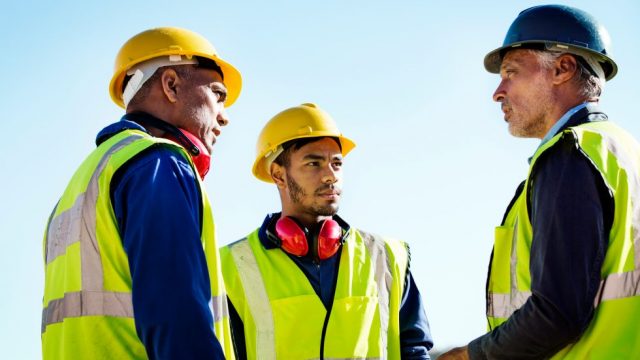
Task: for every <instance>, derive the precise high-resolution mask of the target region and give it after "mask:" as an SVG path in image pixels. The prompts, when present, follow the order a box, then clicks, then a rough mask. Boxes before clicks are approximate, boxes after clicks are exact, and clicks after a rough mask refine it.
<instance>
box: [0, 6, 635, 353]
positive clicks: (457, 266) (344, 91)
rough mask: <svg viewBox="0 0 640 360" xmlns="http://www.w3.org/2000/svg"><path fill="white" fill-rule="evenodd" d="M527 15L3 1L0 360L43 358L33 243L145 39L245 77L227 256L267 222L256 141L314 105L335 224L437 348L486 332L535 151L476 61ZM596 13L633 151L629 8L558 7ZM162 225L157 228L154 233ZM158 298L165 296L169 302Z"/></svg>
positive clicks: (507, 10)
mask: <svg viewBox="0 0 640 360" xmlns="http://www.w3.org/2000/svg"><path fill="white" fill-rule="evenodd" d="M536 4H540V3H536V2H535V1H520V0H514V1H500V2H498V1H457V0H452V1H446V2H441V1H400V0H398V1H388V2H378V1H371V0H370V1H338V0H335V1H334V0H325V1H268V2H267V1H255V2H245V1H233V2H232V1H224V2H222V1H200V2H198V1H154V2H151V1H136V2H134V1H102V2H91V1H84V2H83V1H76V2H72V1H55V2H54V1H40V2H36V1H5V2H3V5H2V9H1V10H0V43H1V44H2V49H3V50H2V55H0V69H1V70H0V71H1V75H2V76H1V77H0V79H1V80H2V81H3V84H4V85H3V86H2V88H1V89H0V94H1V96H0V105H1V109H2V115H1V118H2V120H0V121H1V122H0V125H1V126H2V129H3V130H4V134H5V135H7V136H6V137H5V138H4V139H3V141H2V142H0V165H1V170H0V195H1V196H0V204H1V205H0V229H1V231H2V235H1V236H0V239H1V240H0V241H1V247H0V289H1V290H0V291H1V293H0V294H1V295H0V314H1V316H0V319H1V320H0V358H2V359H36V358H39V357H40V318H41V311H42V293H43V260H42V234H43V232H44V226H45V223H46V220H47V217H48V215H49V213H50V211H51V210H52V208H53V206H54V205H55V203H56V201H57V199H58V197H59V196H60V195H61V194H62V191H63V190H64V188H65V186H66V184H67V182H68V180H69V178H70V177H71V175H72V174H73V172H74V171H75V169H76V167H77V166H78V165H79V164H80V162H81V161H82V160H83V159H84V157H85V156H86V155H87V154H88V153H89V152H90V151H91V150H92V149H93V148H94V146H95V145H94V139H95V135H96V134H97V132H98V131H99V130H100V129H102V128H103V127H104V126H106V125H107V124H109V123H111V122H114V121H117V120H118V119H119V118H120V116H121V115H122V113H123V111H122V110H121V109H120V108H119V107H117V106H116V105H115V104H113V103H112V102H111V100H110V98H109V95H108V83H109V80H110V77H111V75H112V71H113V61H114V59H115V55H116V53H117V51H118V50H119V48H120V46H121V45H122V44H123V43H124V42H125V41H126V40H127V39H128V38H130V37H131V36H133V35H134V34H136V33H138V32H140V31H143V30H146V29H148V28H151V27H157V26H180V27H185V28H189V29H191V30H194V31H196V32H199V33H201V34H203V35H204V36H205V37H207V38H209V39H210V40H211V41H212V42H213V44H214V45H215V47H216V48H217V49H218V51H219V52H220V54H221V56H222V57H223V58H225V59H227V60H228V61H230V62H231V63H232V64H234V65H235V66H236V67H237V68H238V69H239V70H240V71H241V72H242V75H243V78H244V87H243V89H242V94H241V96H240V98H239V100H238V101H237V102H236V104H234V106H233V107H231V108H230V110H229V115H230V116H231V120H232V121H231V123H230V125H229V126H227V127H226V128H224V130H223V133H222V136H221V137H220V139H219V142H218V143H217V144H216V148H215V153H214V160H213V165H212V166H213V167H212V173H210V175H209V176H208V177H207V179H206V181H205V183H206V187H207V190H208V192H209V195H210V198H211V200H212V203H213V208H214V215H215V219H216V223H217V229H218V235H219V237H218V238H219V242H220V244H221V245H224V244H227V243H229V242H231V241H234V240H236V239H239V238H241V237H243V236H244V235H245V234H247V233H248V232H250V231H251V230H253V229H254V228H255V227H257V226H258V225H259V224H260V223H261V221H262V219H263V217H264V216H265V214H266V213H268V212H273V211H278V210H279V201H278V198H277V192H276V189H275V187H274V186H273V185H269V184H266V183H262V182H260V181H258V180H256V179H255V178H253V177H252V175H251V172H250V168H251V165H252V163H253V160H254V156H255V142H256V139H257V136H258V133H259V131H260V129H261V128H262V126H263V125H264V124H265V122H266V121H267V120H268V119H269V118H271V117H272V116H273V115H275V114H276V113H278V112H279V111H281V110H284V109H285V108H288V107H291V106H296V105H298V104H301V103H303V102H315V103H317V104H318V105H319V106H320V107H322V108H323V109H325V110H326V111H327V112H329V113H330V114H332V115H333V117H334V118H335V119H336V121H337V122H338V124H339V126H340V128H341V130H342V131H343V132H344V134H345V135H347V136H349V137H351V138H353V139H354V140H355V141H356V142H357V145H358V146H357V147H356V149H355V150H354V151H353V152H352V153H351V154H350V155H349V156H348V157H347V158H346V161H345V167H344V169H345V186H344V193H343V194H344V197H343V202H342V206H341V208H340V215H341V216H342V217H343V218H344V219H346V220H347V221H348V222H349V223H350V224H351V225H352V226H355V227H358V228H362V229H366V230H368V231H371V232H376V233H379V234H383V235H388V236H393V237H396V238H399V239H403V240H405V241H407V242H408V243H409V244H410V245H411V249H412V263H411V266H412V268H411V270H412V272H413V274H414V277H415V279H416V281H417V284H418V287H419V288H420V290H421V293H422V296H423V298H424V300H425V304H426V311H427V315H428V317H429V320H430V323H431V330H432V334H433V337H434V339H435V342H436V347H437V348H440V349H442V348H445V347H449V346H454V345H461V344H466V343H467V342H468V341H469V340H472V339H473V338H475V337H477V336H479V335H481V334H482V333H483V332H484V331H485V319H484V286H485V277H486V273H487V265H488V260H489V255H490V253H491V247H492V244H493V239H492V236H493V228H494V226H496V225H498V223H499V222H500V220H501V218H502V215H503V212H504V210H505V207H506V205H507V204H508V202H509V200H510V199H511V196H512V195H513V193H514V191H515V189H516V186H517V185H518V183H519V182H520V181H521V180H522V179H523V178H524V176H525V174H526V171H527V162H526V159H527V157H529V156H530V155H531V154H532V153H533V151H534V150H535V148H536V146H537V144H538V141H537V140H535V139H534V140H531V139H529V140H523V139H516V138H513V137H511V136H510V135H509V134H508V132H507V126H506V124H505V123H504V121H503V120H502V113H501V111H500V108H499V106H498V104H496V103H494V102H493V101H492V100H491V94H492V93H493V91H494V89H495V87H496V86H497V84H498V76H497V75H493V74H489V73H487V72H486V71H485V70H484V67H483V65H482V60H483V57H484V55H485V54H486V53H487V52H488V51H490V50H493V49H494V48H496V47H498V46H499V45H500V44H501V43H502V41H503V39H504V35H505V33H506V31H507V28H508V27H509V25H510V24H511V22H512V21H513V19H515V17H516V16H517V14H518V13H519V11H521V10H523V9H525V8H527V7H529V6H532V5H536ZM565 4H567V5H573V6H577V7H580V8H582V9H584V10H586V11H588V12H590V13H592V14H593V15H595V16H596V17H597V18H598V19H599V20H600V21H601V22H602V23H603V24H604V25H605V26H606V27H607V28H608V30H609V32H610V34H611V37H612V39H613V51H614V52H613V56H614V59H615V60H616V61H617V63H618V66H619V72H618V75H617V77H616V78H614V79H613V81H611V82H610V83H607V86H606V87H605V91H604V96H603V98H602V101H601V104H602V106H603V108H604V110H605V111H606V112H607V113H608V114H609V117H610V119H612V120H614V121H616V122H617V123H619V124H621V125H622V126H624V127H626V128H627V129H628V130H630V131H631V133H632V134H634V135H636V136H637V137H640V119H639V117H638V115H637V114H636V113H635V111H634V110H635V108H634V106H635V105H636V103H635V102H636V101H638V95H640V91H639V90H638V86H639V84H640V69H639V66H638V65H640V64H639V62H638V59H639V58H640V56H639V55H640V50H639V49H640V37H639V36H638V34H639V30H638V23H639V22H640V2H638V1H637V0H627V1H616V0H611V1H567V2H565ZM158 226H162V224H158ZM167 290H168V291H170V289H167Z"/></svg>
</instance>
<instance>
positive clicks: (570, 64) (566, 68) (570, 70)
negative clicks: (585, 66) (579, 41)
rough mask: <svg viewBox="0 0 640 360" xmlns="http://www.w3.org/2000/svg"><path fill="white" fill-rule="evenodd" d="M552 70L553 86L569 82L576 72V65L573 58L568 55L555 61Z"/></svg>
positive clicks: (561, 56)
mask: <svg viewBox="0 0 640 360" xmlns="http://www.w3.org/2000/svg"><path fill="white" fill-rule="evenodd" d="M554 70H555V71H554V74H553V83H554V84H555V85H560V84H562V83H564V82H567V81H569V80H571V79H572V78H573V77H574V76H575V75H576V73H577V71H578V63H577V60H576V58H575V56H573V55H570V54H563V55H560V57H558V58H557V59H556V62H555V69H554Z"/></svg>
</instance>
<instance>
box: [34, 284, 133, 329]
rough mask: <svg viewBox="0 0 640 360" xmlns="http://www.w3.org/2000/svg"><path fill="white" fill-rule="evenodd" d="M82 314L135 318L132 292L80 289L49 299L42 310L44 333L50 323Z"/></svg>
mask: <svg viewBox="0 0 640 360" xmlns="http://www.w3.org/2000/svg"><path fill="white" fill-rule="evenodd" d="M80 316H113V317H127V318H133V305H132V302H131V293H124V292H109V291H102V292H99V291H78V292H69V293H66V294H64V297H63V298H61V299H55V300H51V301H49V304H48V305H47V307H46V308H44V310H42V328H41V331H42V333H44V332H45V330H46V328H47V326H48V325H51V324H55V323H59V322H62V321H63V320H64V319H67V318H74V317H80Z"/></svg>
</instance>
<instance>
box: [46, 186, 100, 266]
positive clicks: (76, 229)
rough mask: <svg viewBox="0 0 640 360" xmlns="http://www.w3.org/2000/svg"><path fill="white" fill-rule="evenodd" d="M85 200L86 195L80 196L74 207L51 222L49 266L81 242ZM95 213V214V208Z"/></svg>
mask: <svg viewBox="0 0 640 360" xmlns="http://www.w3.org/2000/svg"><path fill="white" fill-rule="evenodd" d="M84 198H85V193H82V194H80V195H79V196H78V197H77V198H76V201H75V203H74V204H73V206H71V207H70V208H69V209H67V210H65V211H63V212H61V213H60V214H59V215H58V216H55V217H53V218H52V219H51V220H50V221H49V226H48V229H47V250H46V251H47V260H46V261H47V265H48V264H50V263H51V262H52V261H53V260H55V259H56V258H57V257H58V256H61V255H64V254H65V252H66V251H67V248H68V247H69V246H71V245H72V244H74V243H76V242H78V241H80V225H81V224H82V222H81V221H80V219H81V216H82V204H84ZM56 207H57V206H56ZM93 212H95V208H94V209H93Z"/></svg>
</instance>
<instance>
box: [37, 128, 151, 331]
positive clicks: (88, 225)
mask: <svg viewBox="0 0 640 360" xmlns="http://www.w3.org/2000/svg"><path fill="white" fill-rule="evenodd" d="M141 138H142V136H140V135H131V136H128V137H126V138H124V139H122V140H120V141H119V142H118V143H117V144H116V145H114V146H112V147H111V148H110V149H109V150H108V151H107V152H106V153H105V154H104V155H103V156H102V158H101V159H100V162H99V163H98V166H97V168H96V170H95V171H94V172H93V174H92V175H91V179H90V180H89V184H88V186H87V189H86V191H85V192H84V193H82V194H80V195H79V196H78V197H77V198H76V201H75V203H74V204H73V206H72V207H71V208H69V209H68V210H65V211H63V212H62V213H60V214H59V215H58V216H54V217H53V218H52V219H51V221H50V224H49V226H48V229H47V233H46V239H45V259H46V264H47V265H48V264H50V263H51V262H52V261H53V260H55V259H56V258H58V257H59V256H61V255H64V254H65V253H66V251H67V248H68V247H69V246H71V245H72V244H74V243H76V242H79V243H80V251H81V254H80V259H81V264H82V265H81V266H82V276H81V278H82V291H79V292H74V293H65V294H64V297H63V298H61V299H54V300H52V301H50V302H49V304H48V305H47V307H45V308H44V310H43V312H42V329H41V330H42V332H43V333H44V331H45V330H46V327H47V325H49V324H54V323H58V322H62V320H64V319H65V318H67V317H78V316H95V315H103V316H120V317H133V303H132V302H131V294H130V293H120V292H109V291H104V290H103V286H102V282H103V274H102V259H101V258H100V247H99V246H98V240H97V237H96V234H95V228H96V201H97V198H98V190H99V184H98V179H99V177H100V174H101V173H102V171H103V170H104V167H105V166H106V165H107V163H108V161H109V159H110V158H111V155H112V154H114V153H115V152H117V151H119V150H121V149H122V148H124V147H125V146H127V145H129V144H131V143H133V142H134V141H136V140H138V139H141ZM54 213H55V209H54ZM112 301H113V302H112Z"/></svg>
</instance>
